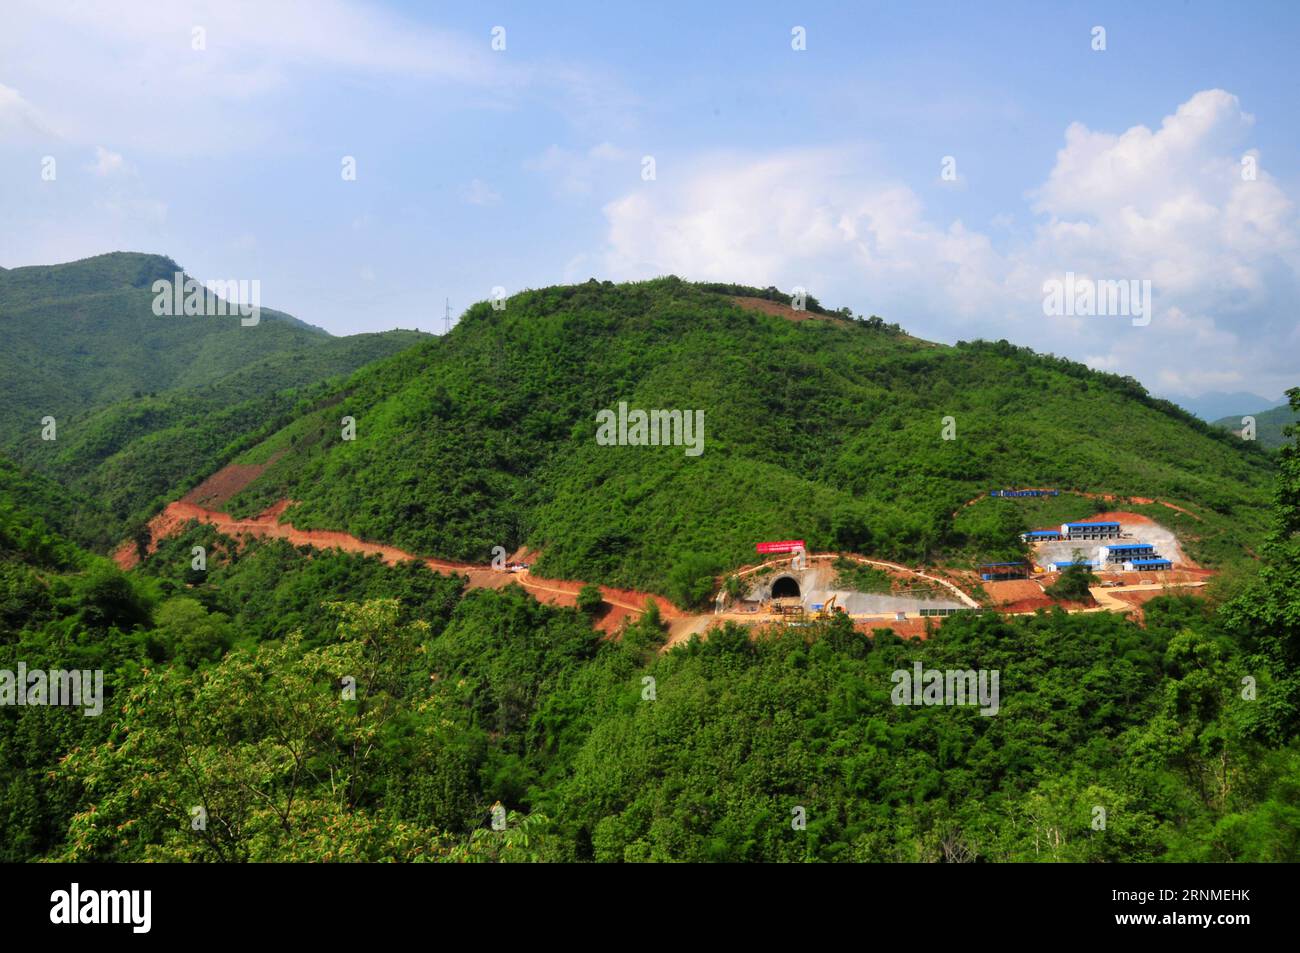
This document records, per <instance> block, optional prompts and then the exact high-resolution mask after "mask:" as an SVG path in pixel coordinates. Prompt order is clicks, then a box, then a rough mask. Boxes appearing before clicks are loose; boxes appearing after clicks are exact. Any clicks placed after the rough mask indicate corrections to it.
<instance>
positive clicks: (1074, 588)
mask: <svg viewBox="0 0 1300 953" xmlns="http://www.w3.org/2000/svg"><path fill="white" fill-rule="evenodd" d="M1100 582H1101V579H1099V578H1098V577H1097V576H1095V575H1093V573H1092V572H1091V571H1090V570H1089V569H1088V567H1087V566H1067V567H1066V568H1065V571H1064V572H1062V573H1061V575H1060V576H1059V577H1058V578H1057V580H1056V582H1054V583H1052V584H1051V585H1050V586H1048V587H1047V588H1045V589H1044V590H1043V591H1044V592H1046V593H1047V594H1048V595H1049V596H1051V597H1052V598H1053V599H1060V600H1062V601H1064V602H1088V601H1090V600H1091V599H1092V594H1091V593H1090V592H1089V589H1090V588H1091V587H1093V586H1095V585H1097V584H1098V583H1100Z"/></svg>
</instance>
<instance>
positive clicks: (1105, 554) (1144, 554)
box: [1097, 543, 1160, 565]
mask: <svg viewBox="0 0 1300 953" xmlns="http://www.w3.org/2000/svg"><path fill="white" fill-rule="evenodd" d="M1159 555H1160V554H1159V553H1157V552H1156V548H1155V546H1153V545H1152V544H1151V543H1116V544H1115V545H1113V546H1102V547H1101V548H1100V549H1098V550H1097V561H1098V562H1099V563H1101V564H1102V565H1105V564H1106V563H1122V562H1125V561H1127V560H1130V559H1156V558H1158V557H1159Z"/></svg>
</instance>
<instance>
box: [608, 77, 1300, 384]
mask: <svg viewBox="0 0 1300 953" xmlns="http://www.w3.org/2000/svg"><path fill="white" fill-rule="evenodd" d="M1253 123H1254V118H1253V117H1252V116H1251V115H1249V114H1248V113H1246V112H1245V111H1244V110H1243V109H1242V107H1241V104H1240V102H1239V101H1238V99H1237V97H1235V96H1233V95H1231V94H1230V93H1227V92H1225V91H1223V90H1207V91H1204V92H1199V93H1197V94H1196V95H1194V96H1192V97H1191V98H1190V99H1189V100H1188V101H1187V102H1185V103H1183V104H1182V105H1180V106H1179V107H1178V108H1177V109H1176V111H1175V112H1174V113H1173V114H1172V115H1170V116H1167V117H1166V118H1165V119H1164V121H1163V122H1162V123H1161V125H1160V127H1159V128H1158V129H1156V130H1154V131H1153V130H1151V129H1148V128H1146V127H1145V126H1134V127H1132V128H1130V129H1127V130H1125V131H1123V132H1119V133H1114V132H1105V131H1096V130H1091V129H1089V128H1087V127H1085V126H1084V125H1082V124H1080V123H1074V124H1071V125H1070V126H1069V127H1068V128H1067V129H1066V130H1065V135H1064V144H1063V146H1062V148H1061V149H1060V150H1059V152H1058V153H1057V155H1056V161H1055V164H1054V165H1053V167H1052V169H1051V172H1050V173H1049V174H1048V176H1047V179H1046V180H1045V181H1044V182H1042V183H1041V184H1039V185H1037V186H1036V187H1033V188H1030V189H1028V190H1027V196H1028V208H1026V209H1022V210H1016V211H1019V212H1023V213H1025V214H1027V215H1029V216H1030V217H1031V218H1033V219H1034V222H1035V224H1034V227H1033V228H1032V230H1031V231H1030V232H1029V234H1028V237H1022V238H1019V239H1016V238H1013V237H1012V236H1008V235H1003V234H1001V232H1002V231H1003V230H1002V229H1000V228H995V231H996V232H997V233H998V235H997V238H998V240H997V241H996V242H995V241H994V240H993V239H992V238H991V237H990V236H989V235H986V234H984V233H982V232H980V231H979V230H976V229H972V228H970V227H968V226H966V225H965V224H964V223H963V222H961V221H960V220H954V221H951V222H948V223H946V224H944V223H936V222H933V221H931V220H930V218H929V217H928V216H927V214H926V210H925V204H924V202H923V200H922V198H921V196H920V195H918V194H917V193H916V192H914V191H913V190H912V189H911V188H909V187H908V186H906V185H904V184H902V183H900V182H897V181H890V180H888V179H886V178H882V177H880V176H879V175H877V174H875V173H874V172H873V170H872V167H871V162H870V161H869V157H868V154H867V153H866V152H865V151H861V150H853V149H827V150H784V151H780V152H775V153H769V154H764V155H754V154H713V155H706V156H702V157H699V159H698V161H695V162H693V163H692V164H691V166H690V171H689V172H688V173H686V174H684V175H681V176H664V175H661V176H660V178H659V181H653V182H646V183H641V184H640V185H639V186H638V187H636V188H634V189H631V190H627V191H625V192H624V194H622V195H621V196H620V197H619V198H617V199H615V200H613V201H611V202H609V203H608V204H607V205H606V206H605V209H604V211H605V216H606V219H607V243H606V247H605V249H604V253H603V254H604V261H605V265H606V268H607V270H608V271H609V272H611V273H612V274H614V275H615V276H618V277H622V278H633V277H645V276H648V275H654V274H665V273H675V274H679V275H681V276H683V277H690V278H699V279H715V280H719V279H720V280H733V281H741V282H746V283H751V284H756V285H760V286H765V285H769V284H776V285H778V286H780V287H785V288H790V287H792V286H794V285H796V284H798V285H804V286H806V287H808V288H809V289H810V290H811V291H812V292H813V293H814V294H816V295H818V297H820V298H821V299H822V300H823V301H825V302H827V303H830V304H837V305H838V304H841V303H848V304H852V305H854V306H856V307H857V309H858V310H862V311H874V312H877V313H880V314H884V315H886V316H887V317H889V318H890V319H891V320H898V321H900V322H901V323H903V324H904V326H906V327H909V328H910V329H913V330H915V331H916V332H917V333H922V334H927V335H930V336H933V337H938V338H940V339H947V340H953V339H956V338H963V337H964V338H972V337H976V336H981V337H989V338H996V337H1002V336H1006V337H1008V338H1010V339H1012V340H1015V341H1017V342H1020V343H1028V344H1031V345H1033V346H1035V347H1037V348H1040V349H1044V350H1051V351H1054V352H1056V353H1061V354H1066V355H1069V356H1072V357H1075V358H1076V359H1079V360H1087V361H1088V362H1089V363H1091V364H1092V365H1093V366H1095V367H1098V368H1104V369H1107V370H1111V371H1114V372H1116V373H1124V374H1132V375H1134V376H1137V377H1139V378H1140V379H1142V380H1144V381H1148V382H1150V383H1151V384H1152V386H1153V387H1155V388H1157V389H1159V390H1161V392H1163V393H1168V394H1173V395H1175V396H1177V395H1186V394H1195V393H1198V392H1200V391H1202V390H1206V389H1225V388H1237V387H1241V388H1245V389H1260V390H1264V391H1267V392H1270V393H1276V392H1280V391H1281V390H1282V389H1283V388H1284V387H1286V386H1291V385H1293V384H1294V383H1296V381H1295V379H1294V378H1295V376H1296V371H1297V367H1296V361H1295V357H1294V355H1296V354H1297V353H1300V325H1298V324H1297V321H1296V318H1295V315H1294V310H1293V306H1292V304H1291V302H1292V301H1294V299H1295V292H1296V290H1297V285H1298V284H1300V282H1297V277H1298V276H1300V224H1298V222H1297V215H1296V208H1295V204H1294V203H1293V201H1292V200H1291V199H1290V198H1289V197H1288V196H1287V194H1286V193H1285V191H1284V190H1283V189H1282V188H1281V186H1280V185H1279V184H1278V183H1277V182H1276V181H1275V180H1274V179H1273V178H1272V177H1271V176H1270V175H1269V174H1268V172H1267V168H1266V165H1267V164H1266V163H1265V162H1263V161H1262V159H1261V158H1260V157H1259V156H1258V153H1255V152H1251V151H1250V150H1249V148H1248V147H1249V143H1248V142H1247V138H1248V136H1249V133H1250V131H1251V128H1252V126H1253ZM1246 154H1251V155H1253V156H1254V157H1255V159H1256V162H1257V174H1256V175H1255V176H1254V178H1247V177H1243V174H1242V169H1243V166H1242V161H1241V160H1242V156H1243V155H1246ZM1066 272H1073V273H1074V274H1076V275H1078V276H1081V277H1091V278H1094V279H1098V280H1101V279H1116V280H1138V281H1140V280H1143V279H1149V280H1150V281H1151V283H1152V294H1153V298H1154V316H1153V320H1152V321H1151V323H1150V324H1149V325H1147V326H1145V327H1135V326H1133V324H1132V322H1131V321H1129V320H1127V319H1126V318H1123V317H1098V318H1081V317H1069V318H1067V317H1059V318H1058V317H1047V316H1045V315H1044V313H1043V283H1044V281H1045V280H1047V279H1049V278H1052V277H1055V276H1059V275H1062V274H1064V273H1066Z"/></svg>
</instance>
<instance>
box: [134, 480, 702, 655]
mask: <svg viewBox="0 0 1300 953" xmlns="http://www.w3.org/2000/svg"><path fill="white" fill-rule="evenodd" d="M290 505H291V501H289V500H281V501H280V502H279V503H276V504H275V505H274V506H272V507H270V508H268V509H266V510H264V511H263V512H261V513H259V514H258V515H257V516H254V517H252V518H250V519H235V518H234V517H233V516H231V515H230V514H229V513H222V512H219V511H217V510H211V509H207V508H206V507H203V506H199V505H198V504H196V503H191V502H186V501H184V500H181V501H178V502H175V503H169V504H168V505H167V507H166V508H165V509H164V510H163V511H162V512H161V513H159V514H158V515H157V516H155V517H154V518H153V519H152V520H150V521H149V533H150V537H151V538H150V542H149V549H148V551H149V552H150V553H153V552H154V551H156V550H157V548H158V541H159V540H162V539H166V538H167V537H169V536H173V535H176V534H177V533H179V532H180V531H181V530H182V529H183V528H184V527H185V525H186V524H187V523H188V522H189V521H190V520H198V521H199V522H201V523H209V524H211V525H213V526H215V527H216V528H217V529H218V530H220V531H221V532H222V533H223V534H225V535H227V536H232V537H235V538H240V537H249V538H251V537H258V538H262V539H283V540H286V541H288V542H290V543H292V544H293V545H295V546H311V547H313V548H315V549H341V550H343V551H345V552H350V553H360V554H362V555H366V556H378V557H379V558H380V559H382V560H383V561H384V562H386V563H389V564H390V565H396V564H397V563H401V562H407V561H409V560H416V561H419V562H423V563H424V564H425V565H426V566H428V567H429V569H430V570H432V571H434V572H443V573H451V574H460V575H463V576H466V577H467V578H468V580H469V583H468V587H469V588H470V589H501V588H504V587H506V586H508V585H510V584H511V583H518V584H519V585H520V586H521V587H522V588H524V589H525V590H526V591H528V592H529V593H530V594H531V595H532V596H533V597H534V598H535V599H537V600H538V601H539V602H549V603H555V604H557V605H564V606H573V605H577V602H578V591H579V590H580V589H581V588H582V586H583V583H582V582H575V581H572V580H562V579H542V578H538V577H536V576H533V575H532V574H531V573H529V572H527V571H524V572H518V573H508V572H501V571H498V570H495V569H492V568H491V567H489V566H482V565H475V564H473V563H462V562H453V561H451V560H445V559H422V558H421V557H419V556H415V555H413V554H411V553H408V552H406V551H405V550H402V549H399V548H397V547H396V546H387V545H384V544H382V543H371V542H366V541H365V540H361V539H358V538H357V537H355V536H353V535H352V534H350V533H340V532H337V531H335V530H325V529H298V528H297V527H295V526H294V525H292V524H291V523H283V522H280V516H281V514H283V513H284V511H285V510H286V509H288V508H289V506H290ZM113 559H114V560H115V561H116V562H117V564H118V565H119V566H121V567H122V568H123V569H130V568H132V567H133V566H135V565H137V564H138V563H139V561H140V560H139V556H138V554H137V552H136V548H135V545H134V543H129V542H128V543H123V544H122V545H121V546H119V547H118V549H117V551H116V552H114V554H113ZM600 589H601V594H602V595H603V596H604V599H605V602H606V604H607V606H608V609H607V611H606V612H605V614H604V616H602V617H601V618H600V619H599V620H598V621H597V624H596V628H597V629H599V630H600V631H602V632H610V633H612V632H614V631H616V630H617V629H618V628H619V627H621V625H622V623H623V620H625V619H629V618H632V617H633V616H637V615H640V613H641V612H642V611H643V610H644V608H645V605H646V600H648V599H653V600H654V601H655V603H657V604H658V606H659V613H660V615H661V616H662V617H663V618H664V619H666V620H671V619H676V618H680V617H682V615H683V613H682V612H681V611H680V610H679V609H678V608H677V607H676V606H674V605H673V604H672V603H671V602H669V601H668V600H667V599H665V598H663V597H662V596H657V595H654V594H652V593H648V592H637V591H635V590H631V589H613V588H610V587H608V586H601V587H600Z"/></svg>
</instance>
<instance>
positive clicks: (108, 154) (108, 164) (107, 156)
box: [87, 146, 126, 178]
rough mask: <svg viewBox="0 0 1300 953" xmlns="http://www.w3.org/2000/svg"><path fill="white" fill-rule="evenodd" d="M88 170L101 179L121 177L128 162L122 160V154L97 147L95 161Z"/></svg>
mask: <svg viewBox="0 0 1300 953" xmlns="http://www.w3.org/2000/svg"><path fill="white" fill-rule="evenodd" d="M87 168H88V169H90V171H91V172H92V173H93V174H94V175H97V176H99V177H101V178H105V177H107V176H110V175H120V174H121V173H123V172H125V171H126V160H125V159H123V158H122V154H121V153H120V152H113V151H111V150H109V149H105V148H104V147H103V146H95V161H94V162H92V163H90V165H89V166H87Z"/></svg>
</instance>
